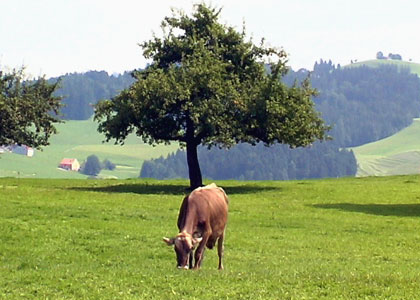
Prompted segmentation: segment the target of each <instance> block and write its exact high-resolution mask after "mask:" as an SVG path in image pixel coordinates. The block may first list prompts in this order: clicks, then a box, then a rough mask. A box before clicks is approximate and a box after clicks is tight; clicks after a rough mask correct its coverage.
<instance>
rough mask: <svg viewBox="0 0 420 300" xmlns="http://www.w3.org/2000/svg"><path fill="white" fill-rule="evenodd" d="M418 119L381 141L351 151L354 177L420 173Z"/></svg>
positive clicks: (419, 126)
mask: <svg viewBox="0 0 420 300" xmlns="http://www.w3.org/2000/svg"><path fill="white" fill-rule="evenodd" d="M419 133H420V119H418V118H417V119H414V120H413V123H412V124H411V125H410V126H408V127H407V128H404V129H403V130H401V131H399V132H397V133H396V134H394V135H392V136H390V137H387V138H384V139H382V140H379V141H376V142H372V143H369V144H365V145H361V146H359V147H354V148H352V150H353V152H354V154H355V156H356V159H357V165H358V166H357V174H356V175H357V176H386V175H403V174H417V173H419V172H420V159H419V158H420V134H419Z"/></svg>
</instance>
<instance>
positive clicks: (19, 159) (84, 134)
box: [0, 119, 179, 179]
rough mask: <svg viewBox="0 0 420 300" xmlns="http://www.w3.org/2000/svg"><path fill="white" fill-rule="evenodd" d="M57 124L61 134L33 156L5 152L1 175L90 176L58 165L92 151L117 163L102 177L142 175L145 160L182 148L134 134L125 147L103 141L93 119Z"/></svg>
mask: <svg viewBox="0 0 420 300" xmlns="http://www.w3.org/2000/svg"><path fill="white" fill-rule="evenodd" d="M56 127H57V130H58V134H56V135H53V136H52V137H51V139H50V143H51V144H50V145H49V146H48V147H44V148H43V150H42V151H35V155H34V156H33V157H26V156H23V155H17V154H12V153H5V154H1V155H0V177H7V176H10V177H21V178H68V179H84V178H86V177H87V176H86V175H83V174H81V173H78V172H67V171H63V170H62V169H59V168H57V167H58V165H59V164H60V161H61V160H62V159H63V158H77V159H78V161H79V162H80V163H82V162H83V161H86V158H87V157H88V156H89V155H92V154H94V155H96V156H97V157H98V158H99V159H100V161H103V160H104V159H109V160H110V161H111V162H113V163H114V164H116V169H115V170H114V171H107V170H102V172H101V173H100V174H99V176H100V177H105V178H106V177H108V178H119V179H125V178H131V177H138V176H139V175H140V169H141V166H142V164H143V161H144V160H147V159H151V158H158V157H160V156H164V157H165V156H167V155H168V154H169V153H172V152H174V151H176V150H177V149H178V148H179V145H178V144H177V143H173V144H171V145H158V146H156V147H152V146H150V145H148V144H145V143H143V142H142V141H141V139H140V138H138V137H137V136H135V135H134V134H132V135H130V136H129V137H128V138H127V140H126V141H125V144H124V145H123V146H120V145H114V141H110V142H108V143H103V141H104V140H105V136H104V135H101V134H100V133H99V132H98V131H97V127H98V124H97V123H95V122H94V121H93V119H89V120H83V121H65V123H60V124H57V126H56Z"/></svg>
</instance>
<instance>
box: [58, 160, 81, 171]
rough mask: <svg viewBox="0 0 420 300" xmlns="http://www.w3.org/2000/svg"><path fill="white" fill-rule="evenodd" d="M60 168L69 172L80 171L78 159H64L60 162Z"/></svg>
mask: <svg viewBox="0 0 420 300" xmlns="http://www.w3.org/2000/svg"><path fill="white" fill-rule="evenodd" d="M59 168H62V169H64V170H68V171H79V169H80V164H79V161H78V160H77V159H76V158H63V159H62V160H61V162H60V165H59Z"/></svg>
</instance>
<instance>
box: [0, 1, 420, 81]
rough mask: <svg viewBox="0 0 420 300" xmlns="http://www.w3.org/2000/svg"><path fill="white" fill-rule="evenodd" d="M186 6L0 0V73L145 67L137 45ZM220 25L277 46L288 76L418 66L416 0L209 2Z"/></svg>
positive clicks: (184, 3) (182, 3)
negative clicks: (324, 64)
mask: <svg viewBox="0 0 420 300" xmlns="http://www.w3.org/2000/svg"><path fill="white" fill-rule="evenodd" d="M194 3H201V1H192V0H177V1H169V0H151V1H150V0H149V1H139V0H118V1H116V0H0V69H3V70H4V69H6V70H10V69H13V68H20V67H21V66H25V68H26V73H27V74H28V75H30V76H34V77H38V76H43V75H45V76H47V77H56V76H60V75H63V74H66V73H73V72H86V71H89V70H98V71H102V70H105V71H107V72H108V73H110V74H112V73H122V72H124V71H131V70H134V69H138V68H144V67H145V66H146V64H147V61H146V60H145V59H144V57H143V56H142V50H141V48H140V47H139V46H138V44H139V43H142V42H144V41H147V40H149V39H151V38H152V36H153V34H154V33H155V34H156V35H157V36H160V35H161V29H160V24H161V22H162V20H163V18H164V17H165V16H171V15H172V11H171V8H177V9H182V10H183V11H184V12H186V13H188V14H189V13H191V11H192V8H193V4H194ZM205 3H207V4H211V5H213V6H216V7H220V8H222V12H221V17H220V20H221V22H222V23H224V24H227V25H229V26H233V27H235V28H237V30H238V31H241V30H242V27H243V24H244V23H245V28H246V33H247V35H248V37H252V39H253V41H254V42H255V43H259V42H260V40H261V38H264V39H265V41H266V44H267V45H269V46H273V47H279V48H283V49H284V50H285V51H286V52H287V53H288V59H289V62H288V65H290V66H291V67H292V68H293V69H294V70H298V69H300V68H305V69H308V70H311V69H312V68H313V65H314V63H315V62H316V61H319V60H320V59H323V60H332V62H333V63H334V64H341V65H346V64H349V63H350V61H352V60H353V61H355V60H357V61H364V60H368V59H374V58H375V57H376V53H377V52H378V51H382V52H383V53H384V54H385V55H386V56H387V55H388V53H398V54H400V55H401V56H402V57H403V60H407V61H408V60H412V61H413V62H418V63H420V39H419V33H418V32H419V29H420V18H419V11H420V1H418V0H400V1H395V0H392V1H390V0H381V1H379V0H378V1H377V0H351V1H350V0H287V1H286V0H277V1H274V0H258V1H251V0H225V1H222V0H212V1H205Z"/></svg>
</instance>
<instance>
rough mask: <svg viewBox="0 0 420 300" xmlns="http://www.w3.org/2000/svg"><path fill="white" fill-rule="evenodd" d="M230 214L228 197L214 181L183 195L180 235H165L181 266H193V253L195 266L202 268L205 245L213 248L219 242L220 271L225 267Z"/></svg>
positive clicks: (179, 220) (179, 226)
mask: <svg viewBox="0 0 420 300" xmlns="http://www.w3.org/2000/svg"><path fill="white" fill-rule="evenodd" d="M227 216H228V198H227V196H226V193H225V192H224V190H223V189H222V188H219V187H217V186H216V184H214V183H212V184H210V185H207V186H205V187H200V188H197V189H195V190H194V191H192V192H191V194H189V195H188V196H186V197H185V198H184V201H183V202H182V205H181V208H180V210H179V216H178V229H179V234H178V235H177V236H176V237H174V238H171V239H168V238H163V240H164V242H166V244H167V245H168V246H171V245H174V248H175V252H176V256H177V266H178V268H180V269H188V267H189V268H192V267H193V266H192V262H193V254H194V258H195V264H194V269H199V268H200V266H201V262H202V260H203V254H204V250H205V247H206V246H207V248H209V249H212V248H213V247H214V245H215V244H216V241H217V242H218V243H217V250H218V251H217V253H218V255H219V270H221V269H223V264H222V258H223V240H224V236H225V227H226V222H227ZM197 245H198V246H197ZM196 247H197V248H196ZM195 248H196V250H195V253H194V249H195Z"/></svg>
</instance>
